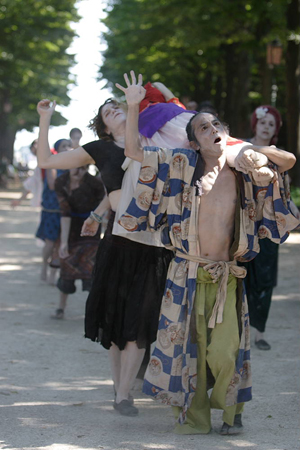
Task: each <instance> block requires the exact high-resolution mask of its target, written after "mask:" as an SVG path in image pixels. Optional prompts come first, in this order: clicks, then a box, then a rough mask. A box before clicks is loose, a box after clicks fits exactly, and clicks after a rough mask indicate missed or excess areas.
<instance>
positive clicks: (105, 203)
mask: <svg viewBox="0 0 300 450" xmlns="http://www.w3.org/2000/svg"><path fill="white" fill-rule="evenodd" d="M108 209H110V202H109V198H108V196H107V195H106V196H105V197H104V198H103V200H101V202H100V203H99V205H98V206H97V208H96V209H94V212H95V213H96V214H98V216H103V214H105V212H106V211H107V210H108ZM98 228H99V223H98V222H96V220H94V219H93V218H92V217H88V218H87V219H86V220H85V221H84V223H83V225H82V228H81V234H80V235H81V236H95V234H96V233H97V231H98Z"/></svg>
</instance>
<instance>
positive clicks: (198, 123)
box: [192, 113, 227, 155]
mask: <svg viewBox="0 0 300 450" xmlns="http://www.w3.org/2000/svg"><path fill="white" fill-rule="evenodd" d="M192 125H193V129H194V134H195V137H196V139H197V141H198V143H199V146H200V150H201V153H203V152H206V153H208V154H211V155H219V154H222V153H223V151H224V150H225V147H226V139H227V134H226V131H225V129H224V127H223V125H222V123H221V122H220V121H219V119H218V118H217V117H215V116H213V115H212V114H210V113H203V114H199V115H198V116H197V117H196V118H195V119H194V120H193V122H192Z"/></svg>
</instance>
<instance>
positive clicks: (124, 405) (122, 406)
mask: <svg viewBox="0 0 300 450" xmlns="http://www.w3.org/2000/svg"><path fill="white" fill-rule="evenodd" d="M114 409H115V410H116V411H118V412H119V413H120V414H122V416H131V417H134V416H137V415H138V413H139V410H138V409H137V408H136V407H135V406H133V405H131V404H130V402H129V400H122V401H121V402H120V403H116V402H114Z"/></svg>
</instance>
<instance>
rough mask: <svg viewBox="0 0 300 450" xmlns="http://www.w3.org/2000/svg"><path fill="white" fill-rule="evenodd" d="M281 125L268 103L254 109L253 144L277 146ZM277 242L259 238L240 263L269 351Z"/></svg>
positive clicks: (260, 341)
mask: <svg viewBox="0 0 300 450" xmlns="http://www.w3.org/2000/svg"><path fill="white" fill-rule="evenodd" d="M281 125H282V121H281V115H280V113H279V111H278V110H277V109H276V108H274V107H273V106H270V105H262V106H259V107H258V108H256V109H255V111H254V112H253V114H252V116H251V129H252V132H253V137H252V138H251V139H249V142H251V143H252V144H253V145H259V146H267V145H276V142H277V139H278V133H279V131H280V128H281ZM278 250H279V245H278V244H276V243H274V242H272V241H271V240H270V239H268V238H265V239H261V240H260V253H259V254H258V255H257V256H256V258H254V259H253V260H252V261H250V262H248V263H243V265H244V266H245V267H246V269H247V276H246V279H245V286H246V292H247V298H248V305H249V315H250V325H252V326H253V327H254V328H255V329H256V333H255V338H254V339H255V345H256V347H257V348H258V349H260V350H270V348H271V346H270V344H269V343H268V342H267V341H266V340H265V339H264V332H265V328H266V323H267V319H268V315H269V310H270V306H271V300H272V293H273V288H274V287H275V286H276V284H277V270H278Z"/></svg>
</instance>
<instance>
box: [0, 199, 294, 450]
mask: <svg viewBox="0 0 300 450" xmlns="http://www.w3.org/2000/svg"><path fill="white" fill-rule="evenodd" d="M17 196H18V194H17V193H16V192H12V191H10V192H0V209H1V216H0V231H1V235H0V236H1V254H0V276H1V291H0V295H1V297H0V308H1V314H0V342H1V344H0V345H1V347H0V348H1V359H0V360H1V371H0V414H1V416H0V417H1V418H0V448H1V449H10V450H20V449H22V450H29V449H30V450H32V449H36V450H78V449H80V450H96V449H105V450H110V449H111V450H116V449H124V450H127V449H128V450H153V449H154V450H158V449H166V450H182V449H184V450H185V449H188V450H194V449H195V450H196V449H197V450H211V449H215V450H227V449H237V450H238V449H240V448H245V449H247V450H249V449H253V450H297V449H299V448H300V445H299V434H300V433H299V410H300V408H299V404H300V403H299V391H300V389H299V384H300V383H299V373H300V371H299V369H300V361H299V360H300V358H299V337H300V336H299V318H300V304H299V300H300V293H299V292H300V289H299V280H300V270H299V262H300V261H299V253H300V233H292V235H291V236H290V237H289V239H288V241H287V243H285V244H284V245H283V246H282V247H281V251H280V271H279V286H278V288H276V290H275V295H274V299H273V300H274V301H273V304H272V308H271V315H270V319H269V321H268V328H267V335H266V337H267V339H268V340H269V342H270V343H271V344H272V350H271V351H269V352H262V351H259V350H257V349H256V348H253V349H252V367H253V397H254V398H253V401H252V402H250V403H249V404H248V405H246V407H245V412H244V414H243V417H244V426H245V433H244V434H243V436H242V437H222V436H219V435H218V434H217V430H218V427H219V426H220V424H221V414H220V412H219V411H215V412H214V413H213V431H212V432H211V433H210V434H209V435H207V436H175V435H174V434H173V433H172V426H173V425H172V424H173V418H172V414H171V411H170V409H169V408H167V407H163V406H161V405H158V404H156V403H155V402H153V401H152V400H151V399H149V398H147V397H145V396H143V395H142V394H141V392H140V391H139V390H137V392H136V397H137V399H136V404H137V406H138V407H139V410H140V414H139V416H138V417H137V418H127V417H122V416H120V415H118V414H117V413H116V412H115V411H114V410H113V408H112V398H113V392H112V383H111V380H110V370H109V363H108V356H107V352H106V351H105V350H104V349H102V348H101V347H100V345H98V344H95V343H92V342H91V341H89V340H86V339H84V337H83V312H84V303H85V298H86V295H85V293H82V292H81V291H80V288H79V289H78V292H77V293H76V294H74V295H73V296H72V297H71V298H70V301H69V307H68V310H67V320H65V321H54V320H51V319H50V315H51V314H52V313H53V311H54V309H55V308H56V303H57V299H58V292H57V289H56V288H55V287H50V286H48V285H45V284H43V283H41V282H40V281H39V271H40V262H41V256H40V253H41V249H40V248H38V247H37V246H36V243H35V238H34V232H35V230H36V227H37V223H38V218H39V213H38V212H37V211H36V210H34V209H32V208H30V207H29V206H28V205H29V203H28V202H27V201H26V202H24V206H22V207H19V208H18V209H17V210H15V211H12V210H11V208H10V207H9V203H10V200H11V198H16V197H17ZM78 286H79V285H78Z"/></svg>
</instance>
